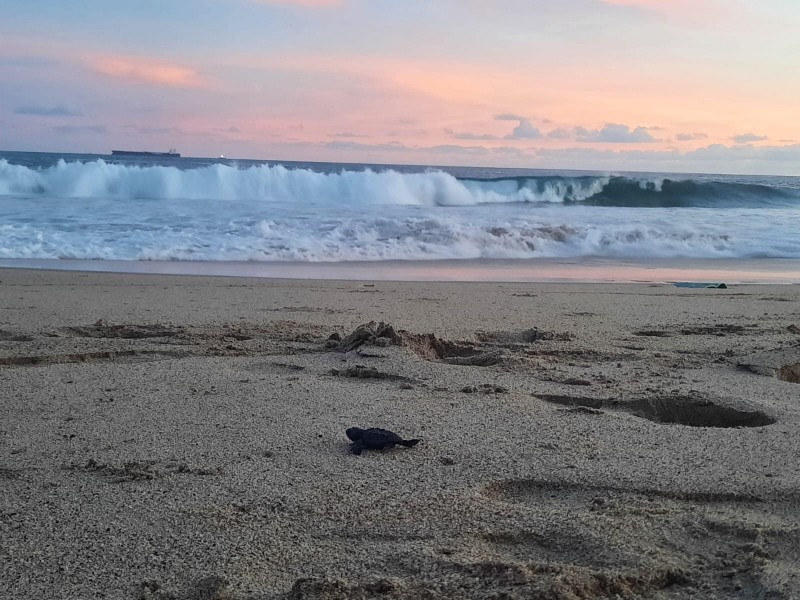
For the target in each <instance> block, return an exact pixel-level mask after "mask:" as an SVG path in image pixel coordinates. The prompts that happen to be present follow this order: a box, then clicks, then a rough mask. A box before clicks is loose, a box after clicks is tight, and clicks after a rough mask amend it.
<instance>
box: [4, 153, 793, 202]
mask: <svg viewBox="0 0 800 600" xmlns="http://www.w3.org/2000/svg"><path fill="white" fill-rule="evenodd" d="M0 195H22V196H45V197H54V198H117V199H160V200H187V199H188V200H201V199H213V200H224V201H239V200H241V201H259V200H261V201H267V202H280V203H289V204H330V205H342V206H358V205H411V206H470V205H478V204H497V203H521V202H524V203H562V204H587V205H592V206H626V207H713V208H726V207H765V206H783V205H789V206H798V205H800V190H798V189H792V188H777V187H772V186H769V185H757V184H752V183H731V182H716V181H700V180H693V179H683V180H675V179H669V178H665V177H652V178H648V177H629V176H611V175H605V176H576V177H564V176H524V177H505V178H497V179H470V178H457V177H455V176H454V175H451V174H449V173H446V172H444V171H441V170H429V171H426V172H421V173H401V172H398V171H395V170H392V169H386V170H381V171H375V170H370V169H366V170H360V171H352V170H350V171H348V170H341V171H336V172H317V171H312V170H310V169H287V168H285V167H283V166H281V165H256V166H250V167H247V168H237V167H236V166H230V165H224V164H212V165H208V166H205V167H199V168H191V169H179V168H177V167H174V166H138V165H129V164H115V163H109V162H106V161H104V160H96V161H90V162H66V161H64V160H63V159H62V160H59V161H58V162H57V163H56V164H55V165H54V166H51V167H46V168H40V169H31V168H28V167H25V166H21V165H14V164H10V163H8V161H7V160H5V159H0Z"/></svg>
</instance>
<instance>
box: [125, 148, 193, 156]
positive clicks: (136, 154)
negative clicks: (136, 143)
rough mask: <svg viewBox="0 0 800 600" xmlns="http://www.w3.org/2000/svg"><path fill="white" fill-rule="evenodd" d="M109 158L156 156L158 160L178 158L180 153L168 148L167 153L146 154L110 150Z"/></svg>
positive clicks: (133, 151) (142, 152)
mask: <svg viewBox="0 0 800 600" xmlns="http://www.w3.org/2000/svg"><path fill="white" fill-rule="evenodd" d="M111 156H157V157H160V158H180V157H181V155H180V152H178V151H177V150H175V148H170V150H169V152H147V151H144V150H142V151H137V150H112V151H111Z"/></svg>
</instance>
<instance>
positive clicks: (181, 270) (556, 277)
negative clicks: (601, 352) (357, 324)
mask: <svg viewBox="0 0 800 600" xmlns="http://www.w3.org/2000/svg"><path fill="white" fill-rule="evenodd" d="M0 268H18V269H51V270H63V271H91V272H109V273H140V274H161V275H205V276H227V277H263V278H276V279H333V280H352V281H420V282H423V281H429V282H432V281H442V282H446V281H465V282H498V283H499V282H583V283H612V282H614V283H672V282H681V281H692V282H709V283H726V284H751V283H752V284H800V260H798V259H759V260H734V259H706V260H692V259H680V260H676V259H648V260H638V261H637V260H626V261H614V260H608V259H569V260H566V259H531V260H434V261H386V262H381V263H375V262H340V263H308V262H301V263H290V262H220V261H213V262H199V261H198V262H172V261H109V260H40V259H0Z"/></svg>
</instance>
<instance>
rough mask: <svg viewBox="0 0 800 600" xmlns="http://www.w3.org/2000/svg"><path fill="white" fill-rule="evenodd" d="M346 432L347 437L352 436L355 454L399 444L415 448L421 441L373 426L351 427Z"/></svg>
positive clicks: (352, 447)
mask: <svg viewBox="0 0 800 600" xmlns="http://www.w3.org/2000/svg"><path fill="white" fill-rule="evenodd" d="M345 433H346V434H347V437H349V438H350V441H351V442H353V445H352V446H351V449H352V451H353V454H361V451H362V450H364V449H366V450H383V449H384V448H394V447H395V446H398V445H399V446H405V447H406V448H413V447H414V446H416V445H417V444H419V443H420V441H421V440H404V439H403V438H401V437H400V436H399V435H397V434H396V433H394V432H392V431H388V430H386V429H380V428H378V427H371V428H369V429H360V428H358V427H350V428H349V429H348V430H347V431H346V432H345Z"/></svg>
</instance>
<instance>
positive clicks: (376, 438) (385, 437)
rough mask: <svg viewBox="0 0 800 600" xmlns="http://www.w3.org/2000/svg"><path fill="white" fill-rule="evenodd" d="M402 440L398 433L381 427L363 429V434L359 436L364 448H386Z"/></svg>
mask: <svg viewBox="0 0 800 600" xmlns="http://www.w3.org/2000/svg"><path fill="white" fill-rule="evenodd" d="M402 441H403V438H401V437H400V436H399V435H397V434H396V433H394V432H393V431H389V430H388V429H381V428H379V427H372V428H370V429H365V430H364V435H363V436H362V437H361V443H362V444H363V445H364V447H365V448H374V449H380V448H388V447H389V446H394V445H395V444H399V443H400V442H402Z"/></svg>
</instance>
